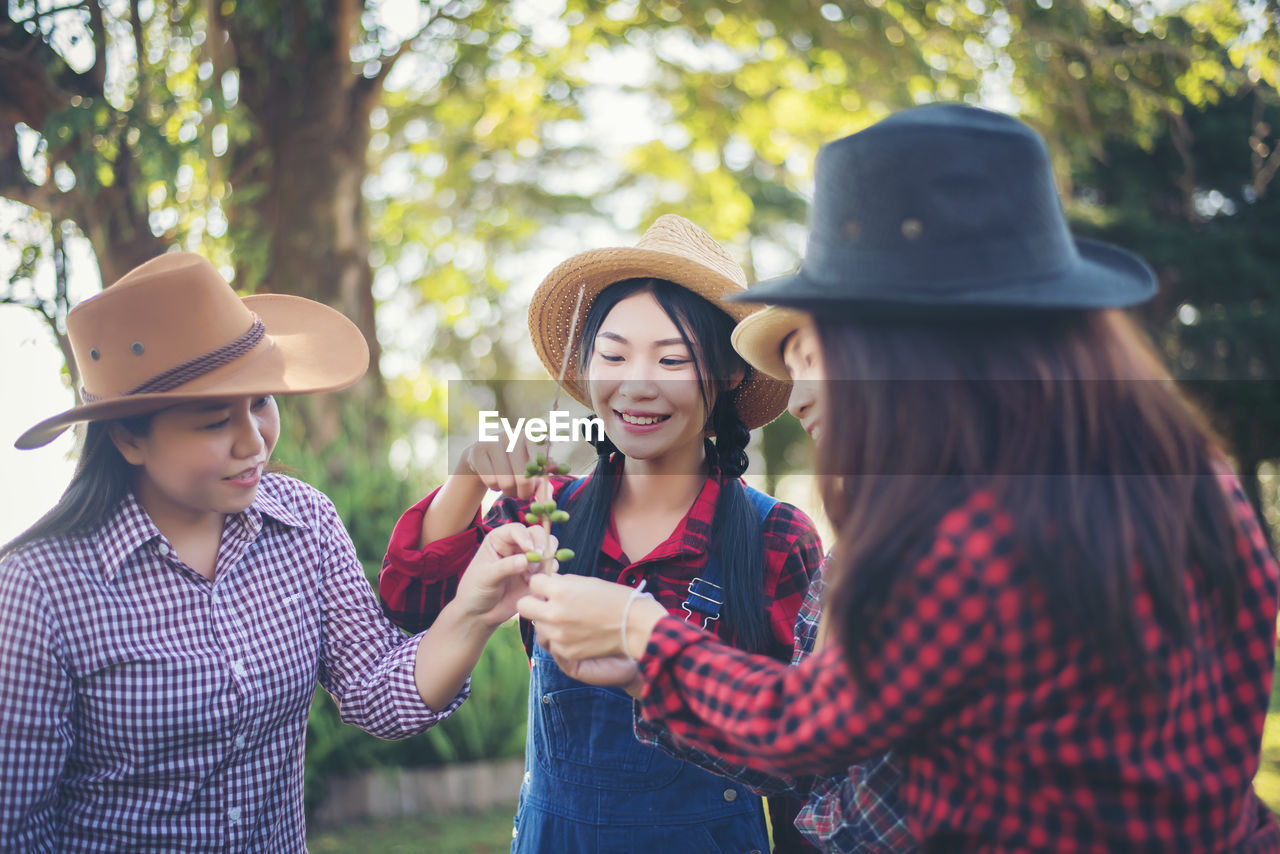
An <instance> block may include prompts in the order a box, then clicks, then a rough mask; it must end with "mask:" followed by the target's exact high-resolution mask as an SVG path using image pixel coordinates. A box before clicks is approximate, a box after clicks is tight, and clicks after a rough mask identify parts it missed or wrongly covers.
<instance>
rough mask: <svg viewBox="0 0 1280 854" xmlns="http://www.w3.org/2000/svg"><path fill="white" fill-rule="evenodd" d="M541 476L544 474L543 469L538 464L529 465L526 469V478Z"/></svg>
mask: <svg viewBox="0 0 1280 854" xmlns="http://www.w3.org/2000/svg"><path fill="white" fill-rule="evenodd" d="M540 474H542V469H541V468H540V467H539V466H538V464H537V463H529V465H527V466H525V467H524V475H525V477H537V476H538V475H540Z"/></svg>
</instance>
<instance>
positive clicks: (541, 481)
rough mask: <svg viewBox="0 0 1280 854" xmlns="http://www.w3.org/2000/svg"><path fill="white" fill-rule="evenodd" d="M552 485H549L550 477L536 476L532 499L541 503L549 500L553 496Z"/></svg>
mask: <svg viewBox="0 0 1280 854" xmlns="http://www.w3.org/2000/svg"><path fill="white" fill-rule="evenodd" d="M553 493H554V487H553V486H552V485H551V478H549V477H540V478H538V485H537V488H536V489H534V491H533V500H534V501H538V502H541V503H543V504H545V503H547V502H548V501H551V500H552V498H553Z"/></svg>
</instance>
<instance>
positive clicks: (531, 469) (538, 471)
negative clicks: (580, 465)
mask: <svg viewBox="0 0 1280 854" xmlns="http://www.w3.org/2000/svg"><path fill="white" fill-rule="evenodd" d="M559 473H560V466H558V465H556V463H555V461H554V460H552V461H548V460H547V458H546V456H545V455H543V454H538V456H537V458H535V459H533V460H530V461H529V464H528V465H527V466H525V467H524V474H525V477H541V476H542V475H544V474H559Z"/></svg>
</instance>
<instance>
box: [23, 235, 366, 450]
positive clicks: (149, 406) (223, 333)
mask: <svg viewBox="0 0 1280 854" xmlns="http://www.w3.org/2000/svg"><path fill="white" fill-rule="evenodd" d="M67 335H68V336H69V337H70V339H71V347H72V351H73V352H74V354H75V361H76V366H77V367H78V368H79V369H80V377H81V380H82V381H83V383H84V385H83V386H82V387H81V389H80V399H81V401H82V402H81V403H80V405H79V406H75V407H73V408H71V409H68V410H67V411H66V412H63V413H60V414H58V415H55V416H53V417H52V418H46V419H45V420H44V421H41V422H40V423H39V424H37V425H36V426H34V427H32V428H31V429H30V430H28V431H27V432H25V433H23V434H22V435H21V436H20V437H19V438H18V441H17V442H15V443H14V445H15V447H18V448H22V449H27V448H38V447H40V446H41V445H45V444H48V443H49V442H51V441H53V440H54V438H56V437H57V436H58V435H59V434H60V433H62V432H63V431H64V430H66V429H67V427H69V426H70V425H71V424H74V423H75V422H77V421H102V420H108V419H114V418H126V417H128V416H132V415H143V414H146V413H148V412H155V411H156V410H159V409H164V408H165V407H168V406H173V405H174V404H177V403H184V402H187V401H192V400H203V399H208V398H220V397H240V396H253V395H265V394H300V393H303V392H312V391H333V390H335V389H340V388H344V387H346V386H349V385H351V384H352V383H354V382H355V381H356V380H358V379H360V377H361V376H363V375H364V372H365V370H366V369H367V368H368V366H369V347H368V345H367V344H366V343H365V340H364V336H363V335H361V334H360V330H359V329H357V328H356V325H355V324H354V323H352V322H351V321H350V320H348V319H347V318H346V317H344V316H343V315H342V314H341V313H339V312H337V311H335V310H333V309H332V308H329V307H328V306H326V305H322V304H320V303H318V302H315V301H313V300H309V299H303V298H302V297H295V296H286V295H283V294H262V295H260V296H248V297H243V298H241V297H240V296H238V295H237V294H236V292H235V290H234V289H233V288H232V287H231V285H229V284H228V283H227V281H226V280H225V279H223V278H222V276H221V275H219V274H218V271H217V270H216V269H215V268H214V266H213V264H211V263H209V262H208V261H207V260H205V259H204V258H202V257H200V256H199V255H193V254H191V253H188V252H173V253H169V254H166V255H161V256H160V257H158V258H153V259H152V260H150V261H148V262H146V263H145V264H142V265H140V266H138V267H135V268H134V269H132V270H130V271H129V272H128V273H126V274H125V275H124V276H123V277H122V278H121V279H120V280H119V281H117V282H116V283H115V284H113V285H111V286H110V287H108V288H104V289H103V291H102V293H100V294H96V295H94V296H92V297H90V298H89V299H86V300H84V301H83V302H81V303H80V304H79V305H77V306H76V307H75V308H73V309H72V310H71V311H70V313H68V314H67Z"/></svg>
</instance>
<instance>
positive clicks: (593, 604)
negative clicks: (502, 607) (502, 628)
mask: <svg viewBox="0 0 1280 854" xmlns="http://www.w3.org/2000/svg"><path fill="white" fill-rule="evenodd" d="M632 593H633V591H632V589H631V588H630V587H625V586H623V585H621V584H614V583H612V582H609V581H603V580H601V579H599V578H588V577H586V576H583V575H535V576H533V577H532V578H530V579H529V595H528V596H525V597H523V598H522V599H520V601H519V602H517V603H516V609H517V610H518V611H519V612H520V616H522V617H524V618H525V619H526V620H532V621H533V622H534V623H535V624H536V625H537V627H538V640H539V642H540V643H541V644H542V645H543V646H545V647H546V648H547V649H548V650H550V652H551V654H552V655H554V656H555V657H556V658H557V659H567V660H571V661H577V662H586V661H588V660H590V659H597V658H612V657H617V656H622V657H624V658H625V656H626V654H627V651H626V650H625V649H623V646H622V614H623V611H624V610H626V607H627V600H628V599H629V598H630V597H631V594H632ZM666 613H667V611H666V609H665V608H663V607H662V606H661V605H659V604H658V603H657V602H655V601H653V600H652V599H650V598H648V597H645V598H642V599H637V600H636V601H635V602H632V603H631V610H630V613H629V618H630V621H631V625H629V626H628V630H629V631H630V632H633V633H634V634H635V640H634V645H637V646H639V649H640V651H641V652H643V651H644V643H646V642H647V640H648V637H649V632H650V631H652V629H653V624H654V623H656V622H657V621H658V620H659V619H661V618H662V617H663V616H664V615H665V614H666ZM633 653H634V650H633ZM628 663H629V662H628ZM614 684H617V683H614Z"/></svg>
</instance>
